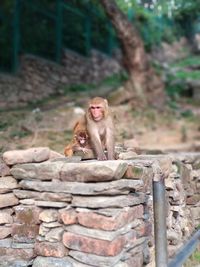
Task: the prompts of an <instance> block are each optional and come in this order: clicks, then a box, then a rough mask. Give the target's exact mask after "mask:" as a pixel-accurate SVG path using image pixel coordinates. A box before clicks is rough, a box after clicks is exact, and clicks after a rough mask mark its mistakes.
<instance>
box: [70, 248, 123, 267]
mask: <svg viewBox="0 0 200 267" xmlns="http://www.w3.org/2000/svg"><path fill="white" fill-rule="evenodd" d="M69 255H70V256H72V257H73V258H74V259H76V260H78V261H80V262H83V263H85V264H88V265H86V266H90V265H91V266H96V267H105V266H115V264H116V263H117V262H118V261H119V260H120V259H121V257H122V255H123V252H121V253H120V254H118V255H117V256H110V257H104V256H98V255H94V254H89V253H84V252H80V251H73V250H71V251H70V252H69ZM74 266H76V265H74Z"/></svg>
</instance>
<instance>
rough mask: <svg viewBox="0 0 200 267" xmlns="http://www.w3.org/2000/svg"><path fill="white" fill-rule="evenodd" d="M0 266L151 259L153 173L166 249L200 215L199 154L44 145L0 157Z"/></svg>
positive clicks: (74, 266)
mask: <svg viewBox="0 0 200 267" xmlns="http://www.w3.org/2000/svg"><path fill="white" fill-rule="evenodd" d="M0 176H1V177H0V208H1V210H0V228H1V231H0V266H2V267H5V266H9V267H14V266H20V267H21V266H33V267H40V266H41V267H46V266H48V267H55V266H59V267H62V266H65V267H68V266H70V267H84V266H97V267H101V266H103V267H105V266H107V267H109V266H115V267H129V266H134V267H141V266H155V265H154V264H153V257H152V253H151V252H152V251H153V250H154V243H153V211H152V210H153V208H152V181H153V180H157V179H160V177H161V176H162V177H163V176H164V177H165V178H166V179H165V182H166V203H167V213H168V216H167V227H168V230H167V231H168V244H169V246H168V247H169V253H170V255H172V254H173V253H174V252H176V251H177V248H179V247H180V246H181V245H182V244H183V242H184V241H185V240H187V239H188V237H189V236H191V233H192V232H193V231H194V230H195V227H196V226H197V225H198V224H199V223H200V206H199V201H200V199H199V198H200V194H199V188H200V154H181V155H180V154H178V155H168V156H163V155H160V156H142V155H141V156H136V157H134V158H133V159H130V160H116V161H104V162H101V161H95V160H89V161H80V157H72V158H64V157H63V156H62V155H59V154H58V153H56V152H54V151H51V150H50V149H49V148H31V149H28V150H21V151H7V152H5V153H4V154H3V157H2V160H1V162H0Z"/></svg>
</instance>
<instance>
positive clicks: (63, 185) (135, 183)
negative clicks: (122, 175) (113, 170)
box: [19, 179, 143, 195]
mask: <svg viewBox="0 0 200 267" xmlns="http://www.w3.org/2000/svg"><path fill="white" fill-rule="evenodd" d="M19 184H20V186H21V187H22V188H24V189H30V190H36V191H40V192H42V191H50V192H55V193H56V192H60V193H61V192H62V193H69V194H74V195H100V194H104V195H117V194H127V193H129V192H130V191H132V190H137V191H138V190H140V189H142V186H143V181H141V180H131V179H120V180H117V181H111V182H110V183H103V182H99V183H79V182H56V181H53V182H40V181H26V180H23V181H21V182H20V183H19Z"/></svg>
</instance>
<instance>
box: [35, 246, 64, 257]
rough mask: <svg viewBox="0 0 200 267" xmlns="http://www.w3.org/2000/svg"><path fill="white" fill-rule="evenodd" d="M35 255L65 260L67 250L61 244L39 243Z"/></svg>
mask: <svg viewBox="0 0 200 267" xmlns="http://www.w3.org/2000/svg"><path fill="white" fill-rule="evenodd" d="M34 250H35V253H36V255H39V256H44V257H56V258H63V257H65V256H66V255H67V251H68V250H67V248H66V247H64V246H63V245H62V244H61V243H59V242H55V243H52V242H40V243H39V242H37V243H36V244H35V248H34Z"/></svg>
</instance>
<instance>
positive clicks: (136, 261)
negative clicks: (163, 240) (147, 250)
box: [125, 253, 144, 267]
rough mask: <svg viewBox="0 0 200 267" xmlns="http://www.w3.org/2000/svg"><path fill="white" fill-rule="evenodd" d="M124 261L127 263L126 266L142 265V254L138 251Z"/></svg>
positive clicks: (135, 266)
mask: <svg viewBox="0 0 200 267" xmlns="http://www.w3.org/2000/svg"><path fill="white" fill-rule="evenodd" d="M125 263H126V264H127V266H128V267H129V266H130V267H132V266H134V267H142V266H144V265H143V254H142V253H138V254H136V255H134V256H133V257H131V258H129V259H128V260H126V261H125Z"/></svg>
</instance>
